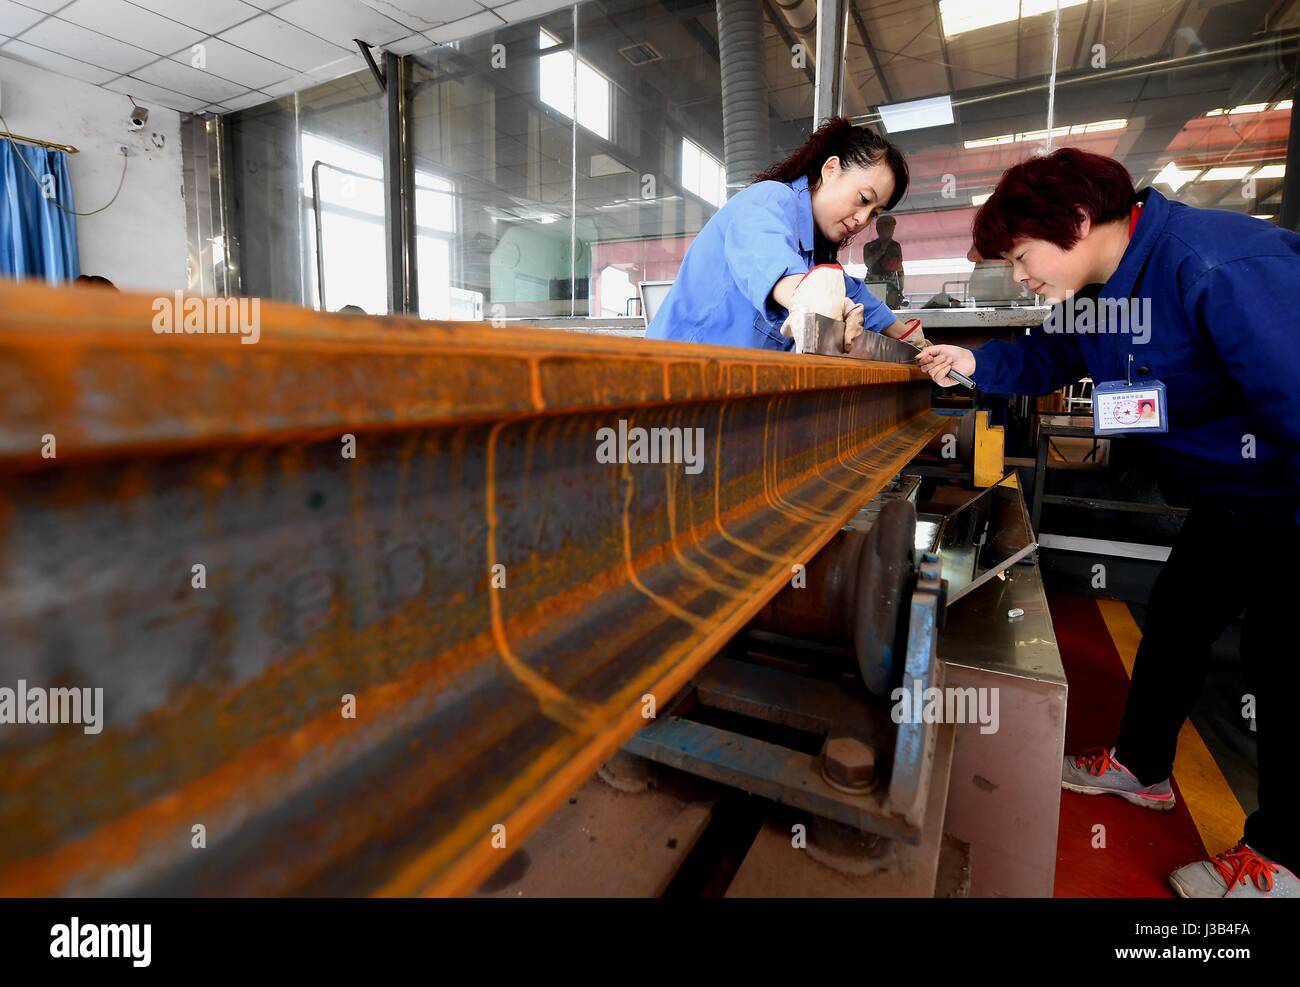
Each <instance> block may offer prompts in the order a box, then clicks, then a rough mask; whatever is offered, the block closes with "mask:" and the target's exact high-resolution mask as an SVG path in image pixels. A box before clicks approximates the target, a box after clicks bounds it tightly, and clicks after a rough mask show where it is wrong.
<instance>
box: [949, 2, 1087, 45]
mask: <svg viewBox="0 0 1300 987" xmlns="http://www.w3.org/2000/svg"><path fill="white" fill-rule="evenodd" d="M1085 2H1086V0H1061V9H1062V10H1065V9H1066V8H1067V7H1077V6H1079V5H1080V4H1081V3H1085ZM1055 10H1056V0H939V17H940V19H941V20H942V21H943V34H944V37H945V38H951V37H953V36H954V35H958V34H963V33H965V32H966V31H978V30H979V29H980V28H982V27H992V26H993V25H995V24H1010V23H1012V22H1013V21H1016V20H1021V19H1023V18H1025V17H1033V16H1035V15H1037V14H1047V13H1051V12H1053V11H1055Z"/></svg>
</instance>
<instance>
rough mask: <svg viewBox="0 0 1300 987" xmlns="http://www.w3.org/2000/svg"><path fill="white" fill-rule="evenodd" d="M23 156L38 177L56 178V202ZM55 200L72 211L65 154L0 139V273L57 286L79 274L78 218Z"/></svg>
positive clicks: (54, 195) (54, 191)
mask: <svg viewBox="0 0 1300 987" xmlns="http://www.w3.org/2000/svg"><path fill="white" fill-rule="evenodd" d="M19 155H21V156H22V158H23V160H25V161H26V162H27V164H28V166H29V167H30V168H31V170H32V172H35V174H36V176H37V177H38V178H42V179H43V180H44V176H46V175H51V176H53V184H52V187H51V191H52V192H53V198H47V197H46V194H45V189H44V188H43V187H42V186H41V185H40V184H39V183H38V182H37V181H36V179H34V178H33V177H32V175H31V173H29V172H28V171H27V169H26V168H24V167H23V162H22V161H20V160H18V158H19ZM46 181H48V180H46ZM54 200H58V202H59V203H61V204H62V205H63V206H64V207H66V208H67V209H73V208H74V206H73V204H72V180H71V179H70V178H69V177H68V156H67V154H66V153H64V152H63V151H53V150H50V149H49V148H46V147H38V146H36V145H33V144H16V143H14V142H13V141H10V140H5V139H0V275H4V276H7V277H11V278H20V279H21V278H44V279H45V280H46V281H52V282H54V283H55V284H58V283H60V282H63V281H71V280H72V279H73V278H75V277H76V276H77V275H78V274H80V273H81V263H80V261H79V259H78V257H77V217H75V216H73V215H72V214H71V213H68V212H64V210H63V209H60V208H59V207H58V206H57V205H55V201H54Z"/></svg>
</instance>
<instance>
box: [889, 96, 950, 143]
mask: <svg viewBox="0 0 1300 987" xmlns="http://www.w3.org/2000/svg"><path fill="white" fill-rule="evenodd" d="M877 109H878V110H879V111H880V120H881V122H882V123H883V124H884V125H885V129H886V130H888V131H889V132H890V133H891V134H897V133H899V132H900V131H903V130H921V129H922V128H924V127H943V126H947V125H948V124H950V123H952V97H951V96H935V97H933V98H931V99H914V100H912V101H910V102H907V103H891V104H889V105H888V106H880V107H877Z"/></svg>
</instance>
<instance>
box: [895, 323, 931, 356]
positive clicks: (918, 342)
mask: <svg viewBox="0 0 1300 987" xmlns="http://www.w3.org/2000/svg"><path fill="white" fill-rule="evenodd" d="M904 325H906V326H908V327H909V328H911V331H910V332H908V333H906V334H905V335H903V336H900V337H899V339H900V340H902V342H904V343H907V344H908V345H909V346H915V347H916V348H917V349H918V350H923V349H925V348H926V347H927V346H929V345H930V341H929V340H928V339H926V338H925V330H923V329H922V328H921V320H920V319H908V320H907V321H906V322H905V323H904Z"/></svg>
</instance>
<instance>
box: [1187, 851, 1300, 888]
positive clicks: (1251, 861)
mask: <svg viewBox="0 0 1300 987" xmlns="http://www.w3.org/2000/svg"><path fill="white" fill-rule="evenodd" d="M1247 878H1250V880H1246V879H1247ZM1169 883H1170V884H1171V885H1173V889H1174V890H1175V891H1177V892H1178V894H1180V895H1181V896H1182V897H1184V898H1300V878H1297V877H1296V876H1295V873H1294V872H1293V871H1290V870H1288V869H1287V868H1285V867H1283V866H1282V865H1281V864H1279V863H1275V862H1273V861H1272V860H1269V859H1268V857H1265V856H1264V855H1263V854H1262V853H1256V852H1255V851H1254V850H1252V849H1251V848H1250V847H1248V846H1247V845H1246V844H1245V843H1238V844H1237V845H1236V846H1235V847H1233V848H1232V849H1231V850H1228V851H1227V852H1226V853H1221V854H1219V855H1218V856H1217V857H1215V858H1214V859H1213V860H1198V861H1197V862H1196V863H1194V864H1188V865H1187V866H1186V867H1179V868H1178V870H1176V871H1174V872H1173V873H1172V874H1170V875H1169Z"/></svg>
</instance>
